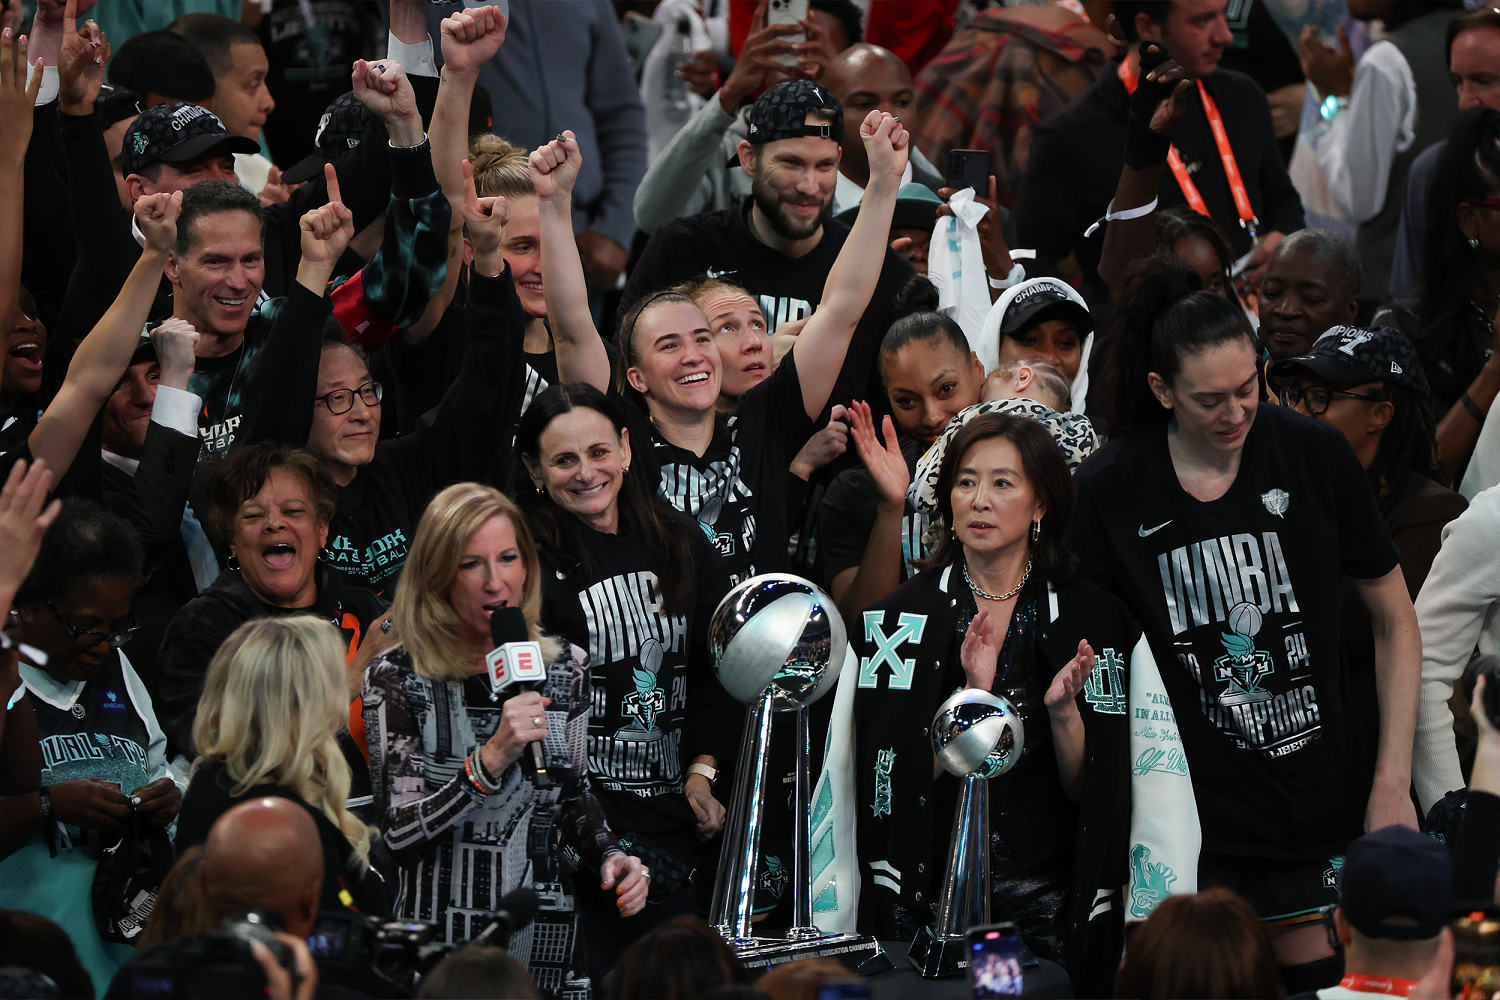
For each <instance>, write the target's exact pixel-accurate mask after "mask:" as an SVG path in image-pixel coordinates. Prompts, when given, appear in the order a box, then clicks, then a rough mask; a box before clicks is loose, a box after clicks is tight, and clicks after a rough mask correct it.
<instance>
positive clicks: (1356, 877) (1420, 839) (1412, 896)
mask: <svg viewBox="0 0 1500 1000" xmlns="http://www.w3.org/2000/svg"><path fill="white" fill-rule="evenodd" d="M1452 892H1453V863H1452V862H1451V861H1450V860H1449V858H1448V849H1447V848H1446V847H1444V846H1443V845H1442V844H1440V843H1438V842H1437V841H1436V840H1434V839H1433V838H1431V837H1429V836H1427V835H1426V834H1425V833H1418V832H1417V831H1415V830H1411V829H1408V828H1406V827H1404V826H1388V827H1385V828H1384V829H1382V830H1376V831H1375V832H1374V833H1367V834H1365V835H1364V836H1363V837H1360V838H1359V839H1358V840H1355V841H1354V842H1353V843H1351V844H1350V845H1349V850H1348V851H1347V852H1346V853H1345V856H1344V870H1343V874H1342V877H1341V879H1340V885H1339V909H1340V910H1342V911H1343V913H1344V917H1345V918H1346V919H1347V920H1348V921H1349V923H1350V924H1351V925H1352V926H1353V927H1354V929H1355V930H1357V931H1359V932H1360V933H1361V934H1363V935H1364V936H1365V937H1370V938H1380V939H1385V940H1388V941H1421V940H1425V939H1426V938H1430V937H1436V936H1437V934H1438V932H1439V931H1441V930H1442V929H1443V925H1444V924H1446V923H1447V922H1448V909H1449V899H1450V897H1451V896H1452Z"/></svg>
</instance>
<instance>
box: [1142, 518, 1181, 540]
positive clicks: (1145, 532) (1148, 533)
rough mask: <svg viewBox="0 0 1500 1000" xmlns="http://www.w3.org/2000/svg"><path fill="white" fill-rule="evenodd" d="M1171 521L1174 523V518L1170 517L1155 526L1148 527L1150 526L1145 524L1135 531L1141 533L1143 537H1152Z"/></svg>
mask: <svg viewBox="0 0 1500 1000" xmlns="http://www.w3.org/2000/svg"><path fill="white" fill-rule="evenodd" d="M1171 523H1172V519H1171V518H1170V517H1169V518H1167V519H1166V520H1165V521H1163V522H1162V523H1161V524H1158V525H1157V526H1156V527H1154V528H1148V527H1146V526H1145V525H1144V524H1143V525H1141V526H1140V527H1139V528H1136V529H1135V533H1136V534H1137V535H1140V536H1141V537H1142V538H1150V537H1151V536H1152V535H1154V534H1156V533H1157V532H1158V531H1160V530H1161V529H1163V528H1165V527H1166V526H1167V525H1169V524H1171Z"/></svg>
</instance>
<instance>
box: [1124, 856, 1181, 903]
mask: <svg viewBox="0 0 1500 1000" xmlns="http://www.w3.org/2000/svg"><path fill="white" fill-rule="evenodd" d="M1176 881H1177V873H1176V872H1174V871H1173V870H1172V869H1171V867H1170V866H1169V865H1166V864H1163V863H1162V862H1159V861H1152V860H1151V848H1149V847H1147V846H1146V845H1145V844H1136V845H1135V847H1133V848H1131V850H1130V915H1131V916H1132V917H1141V918H1145V917H1149V916H1150V915H1151V911H1152V910H1154V909H1156V907H1157V905H1158V904H1159V903H1161V901H1162V900H1164V899H1166V898H1167V897H1168V896H1170V895H1172V883H1173V882H1176Z"/></svg>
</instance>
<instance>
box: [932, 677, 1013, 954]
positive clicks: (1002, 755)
mask: <svg viewBox="0 0 1500 1000" xmlns="http://www.w3.org/2000/svg"><path fill="white" fill-rule="evenodd" d="M1025 745H1026V735H1025V730H1024V729H1023V728H1022V726H1021V716H1020V715H1019V714H1017V712H1016V709H1015V706H1014V705H1012V704H1011V703H1010V702H1009V701H1007V700H1006V699H1004V698H1002V697H1000V696H999V695H994V694H990V693H989V692H988V691H981V690H979V689H978V688H965V689H964V690H962V691H959V692H958V693H957V694H955V695H954V696H953V697H951V698H949V699H948V700H947V701H945V702H943V704H942V706H941V707H939V708H938V711H937V715H934V716H933V717H932V752H933V754H935V755H936V756H937V759H938V763H939V764H941V765H942V766H943V770H945V771H947V772H948V773H949V774H952V775H956V776H958V777H959V778H962V779H963V783H964V784H963V792H962V793H961V794H960V796H959V799H958V806H957V808H956V809H954V811H953V839H952V842H951V843H950V844H949V845H948V870H947V873H946V876H945V878H944V880H943V895H942V897H941V898H940V899H939V901H938V910H937V920H936V922H935V923H934V924H933V925H932V926H930V927H923V928H922V929H921V930H920V931H918V932H917V936H916V937H915V938H914V939H912V943H911V950H910V951H909V952H907V956H908V957H909V958H910V959H911V962H912V964H913V965H915V966H916V967H917V971H918V972H920V973H921V974H922V975H923V976H924V977H926V978H928V979H934V978H937V977H939V976H952V975H956V974H957V973H959V972H961V971H963V970H964V969H965V968H967V967H968V964H969V952H968V944H967V939H966V937H965V935H966V934H967V933H968V930H969V928H971V927H979V926H982V925H984V924H988V923H990V922H991V917H990V794H989V789H990V786H989V780H990V779H991V778H994V777H996V776H998V775H1001V774H1004V773H1005V772H1006V771H1009V770H1010V769H1011V768H1012V767H1015V766H1016V762H1017V761H1019V760H1020V759H1021V750H1022V749H1023V748H1024V747H1025Z"/></svg>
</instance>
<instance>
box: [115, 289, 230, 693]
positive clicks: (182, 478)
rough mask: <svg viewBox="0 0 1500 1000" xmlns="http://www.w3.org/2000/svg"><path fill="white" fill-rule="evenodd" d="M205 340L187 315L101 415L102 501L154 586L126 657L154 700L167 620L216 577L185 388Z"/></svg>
mask: <svg viewBox="0 0 1500 1000" xmlns="http://www.w3.org/2000/svg"><path fill="white" fill-rule="evenodd" d="M197 342H198V332H197V331H196V330H194V329H193V327H192V325H191V324H189V323H187V322H186V321H184V320H180V319H169V320H167V321H166V322H165V323H163V324H162V325H161V326H159V327H157V328H156V329H154V330H152V331H151V334H150V336H149V338H147V337H143V338H142V339H141V343H140V346H139V347H137V348H136V352H135V356H134V357H132V358H131V360H130V366H129V367H128V368H126V369H125V375H124V377H123V378H121V379H120V384H119V386H118V387H117V388H116V389H115V391H114V394H113V395H112V396H110V397H109V400H108V401H107V402H106V403H105V404H104V410H103V412H102V413H101V418H100V423H101V426H100V445H101V455H100V457H101V463H100V478H101V486H102V493H103V500H104V502H105V504H106V505H107V506H108V507H109V508H110V509H112V510H114V511H116V512H118V513H119V514H120V515H121V516H123V517H124V518H125V519H126V520H128V521H129V522H130V523H131V524H132V525H133V526H134V527H135V529H136V531H137V533H139V535H140V538H141V542H142V543H143V545H144V546H145V549H146V580H145V582H144V584H143V586H142V587H141V588H140V590H139V591H137V592H136V598H135V606H134V613H135V617H136V621H137V622H138V623H139V624H140V632H138V633H137V634H136V636H135V637H134V638H133V639H132V640H131V641H130V644H129V645H128V646H127V647H126V654H127V655H128V656H129V657H130V662H131V664H132V665H133V666H134V667H135V669H136V672H137V673H138V674H140V676H141V679H142V680H143V681H145V682H146V686H147V688H148V689H150V690H151V691H152V693H153V695H154V694H155V684H156V672H155V669H154V667H155V662H156V651H157V648H158V647H159V646H160V644H161V636H162V632H163V630H165V628H166V626H167V622H168V621H169V620H170V619H171V617H172V615H173V614H174V613H175V612H176V611H177V609H178V608H179V607H181V606H182V605H183V604H185V603H187V601H188V599H189V598H191V597H192V596H193V595H194V594H196V593H197V592H198V591H199V590H200V589H202V588H203V587H205V586H207V585H208V584H209V583H211V582H212V581H213V578H214V577H215V576H216V575H218V564H217V562H216V560H215V559H214V555H213V550H212V548H211V547H210V546H209V544H208V540H207V538H206V537H205V536H204V534H203V529H202V527H201V526H199V524H198V521H197V518H196V517H194V516H193V513H192V510H191V509H190V508H188V507H187V501H188V492H189V489H190V487H191V485H192V480H193V469H194V468H195V466H196V465H197V462H198V412H199V411H200V410H201V409H202V408H203V401H202V400H201V399H199V397H198V396H196V395H194V394H193V393H191V392H188V390H187V384H188V377H189V376H190V375H192V374H193V363H194V354H193V348H194V346H195V345H196V344H197Z"/></svg>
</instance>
